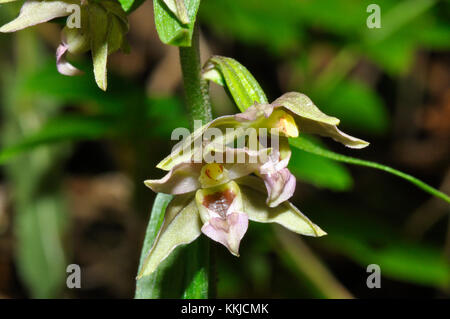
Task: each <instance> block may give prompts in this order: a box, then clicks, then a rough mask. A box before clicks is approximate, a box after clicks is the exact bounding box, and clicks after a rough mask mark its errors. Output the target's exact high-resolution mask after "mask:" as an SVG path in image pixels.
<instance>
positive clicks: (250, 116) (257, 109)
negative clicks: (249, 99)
mask: <svg viewBox="0 0 450 319" xmlns="http://www.w3.org/2000/svg"><path fill="white" fill-rule="evenodd" d="M273 108H274V107H273V106H272V105H270V104H255V105H252V106H250V107H249V108H248V109H247V110H245V112H243V113H238V114H235V115H234V118H235V119H236V120H237V121H240V122H246V121H255V120H256V119H258V118H259V117H262V116H264V117H265V118H268V117H269V116H270V115H271V114H272V111H273Z"/></svg>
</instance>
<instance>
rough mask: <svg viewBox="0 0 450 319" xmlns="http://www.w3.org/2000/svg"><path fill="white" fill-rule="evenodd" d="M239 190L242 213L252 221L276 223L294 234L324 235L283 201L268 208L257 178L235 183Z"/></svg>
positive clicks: (244, 179) (262, 187) (240, 180)
mask: <svg viewBox="0 0 450 319" xmlns="http://www.w3.org/2000/svg"><path fill="white" fill-rule="evenodd" d="M237 183H238V184H239V187H240V189H241V194H242V202H243V205H244V212H245V213H246V214H247V215H248V218H249V219H250V220H252V221H255V222H259V223H277V224H280V225H282V226H284V227H286V228H287V229H289V230H290V231H293V232H295V233H298V234H301V235H306V236H314V237H320V236H324V235H326V233H325V232H324V231H323V230H322V229H321V228H320V227H319V226H317V225H316V224H314V223H313V222H311V221H310V220H309V219H308V218H307V217H306V216H305V215H303V214H302V213H301V212H300V211H299V210H298V209H297V208H296V207H295V206H294V205H292V204H291V203H290V202H288V201H285V202H283V203H281V204H280V205H278V206H277V207H268V206H267V205H266V204H265V203H264V202H263V201H261V196H264V193H263V192H264V185H262V183H261V181H260V180H259V179H258V178H255V177H252V176H246V177H243V178H241V179H239V180H238V181H237Z"/></svg>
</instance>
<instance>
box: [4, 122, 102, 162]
mask: <svg viewBox="0 0 450 319" xmlns="http://www.w3.org/2000/svg"><path fill="white" fill-rule="evenodd" d="M110 131H111V123H110V122H109V120H108V119H104V118H95V117H79V116H62V117H57V118H54V119H52V120H50V121H49V122H47V123H46V124H45V125H44V126H43V127H42V128H41V129H39V130H38V131H37V132H36V133H34V134H31V135H29V136H27V137H25V138H23V139H22V140H21V141H17V142H16V143H15V144H12V145H8V146H6V147H4V148H2V150H1V151H0V164H4V163H6V162H8V161H10V160H11V159H12V158H14V156H17V155H19V154H21V153H24V152H27V151H29V150H31V149H34V148H36V147H38V146H43V145H47V144H51V143H56V142H63V141H73V140H81V139H96V138H99V137H101V136H105V135H107V134H108V133H109V132H110Z"/></svg>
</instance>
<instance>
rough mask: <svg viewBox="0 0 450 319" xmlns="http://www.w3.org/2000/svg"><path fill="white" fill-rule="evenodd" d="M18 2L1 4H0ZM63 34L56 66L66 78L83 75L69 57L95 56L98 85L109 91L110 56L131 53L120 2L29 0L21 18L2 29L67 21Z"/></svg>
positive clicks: (108, 0)
mask: <svg viewBox="0 0 450 319" xmlns="http://www.w3.org/2000/svg"><path fill="white" fill-rule="evenodd" d="M12 1H16V0H0V3H4V2H12ZM67 16H69V18H68V21H67V25H66V26H65V27H64V29H63V30H62V40H61V44H60V45H59V46H58V48H57V50H56V66H57V69H58V71H59V72H60V73H61V74H64V75H69V76H71V75H77V74H80V73H81V71H80V70H78V69H77V68H75V67H74V66H73V65H71V64H70V63H69V62H67V60H66V54H67V53H71V54H81V53H85V52H88V51H91V53H92V60H93V65H94V75H95V81H96V82H97V85H98V86H99V87H100V88H101V89H102V90H106V87H107V78H106V75H107V69H106V67H107V59H108V55H110V54H111V53H114V52H116V51H117V50H119V49H123V50H125V51H127V50H128V44H127V42H126V39H125V34H126V33H127V32H128V29H129V26H128V18H127V15H126V13H125V11H124V10H123V9H122V7H121V5H120V4H119V2H117V1H113V0H99V1H92V0H81V1H80V0H78V1H77V0H28V1H26V2H25V3H24V4H23V6H22V8H21V10H20V14H19V16H18V17H17V18H16V19H14V20H13V21H11V22H9V23H7V24H5V25H4V26H2V27H1V28H0V32H4V33H8V32H15V31H19V30H22V29H25V28H28V27H31V26H34V25H37V24H40V23H44V22H48V21H50V20H53V19H55V18H61V17H67Z"/></svg>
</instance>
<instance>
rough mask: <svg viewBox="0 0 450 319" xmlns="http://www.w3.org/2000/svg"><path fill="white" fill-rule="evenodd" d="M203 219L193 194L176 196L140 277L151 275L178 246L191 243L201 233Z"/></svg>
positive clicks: (167, 211) (167, 210)
mask: <svg viewBox="0 0 450 319" xmlns="http://www.w3.org/2000/svg"><path fill="white" fill-rule="evenodd" d="M201 227H202V221H201V219H200V216H199V213H198V208H197V205H196V203H195V200H194V199H193V196H192V195H182V196H177V197H175V198H174V199H173V200H172V202H171V203H170V204H169V206H168V207H167V209H166V215H165V218H164V222H163V225H162V226H161V230H160V231H159V233H158V236H157V237H156V239H155V242H154V244H153V247H152V248H151V249H150V251H149V253H148V255H147V257H146V258H145V261H144V263H143V266H142V269H141V272H140V273H139V275H138V279H139V278H141V277H143V276H147V275H150V274H151V273H153V272H154V271H155V270H156V269H157V268H158V265H159V264H160V263H161V262H162V261H163V260H165V259H166V258H167V257H168V256H169V255H170V253H171V252H172V251H173V250H174V249H175V248H176V247H178V246H180V245H185V244H189V243H191V242H192V241H194V240H195V239H196V238H197V237H198V236H200V234H201Z"/></svg>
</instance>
